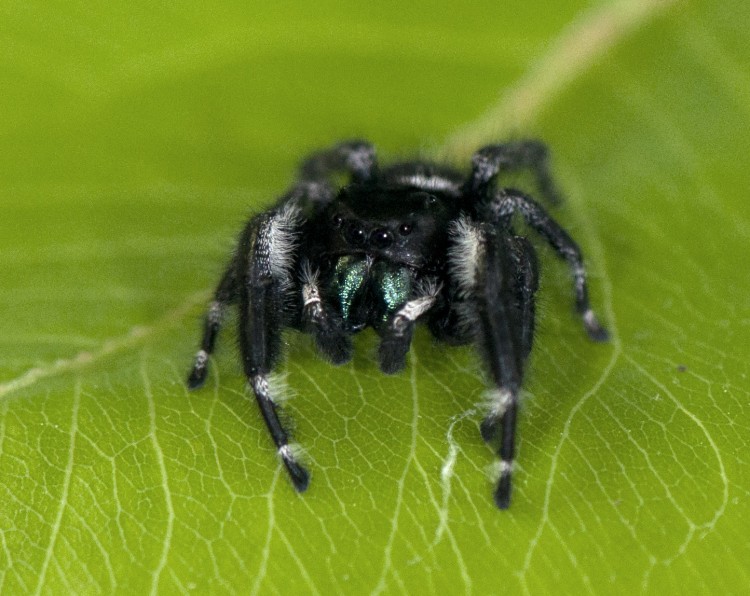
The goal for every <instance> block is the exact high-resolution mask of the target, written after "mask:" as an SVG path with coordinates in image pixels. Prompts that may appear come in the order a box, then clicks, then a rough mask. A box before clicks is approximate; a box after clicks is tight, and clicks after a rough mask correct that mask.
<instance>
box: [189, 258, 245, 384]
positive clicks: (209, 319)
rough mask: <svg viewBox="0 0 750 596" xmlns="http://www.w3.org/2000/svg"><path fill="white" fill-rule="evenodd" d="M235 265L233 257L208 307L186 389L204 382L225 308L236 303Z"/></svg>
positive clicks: (237, 295)
mask: <svg viewBox="0 0 750 596" xmlns="http://www.w3.org/2000/svg"><path fill="white" fill-rule="evenodd" d="M238 297H239V294H238V292H237V263H236V258H235V257H233V258H232V260H231V261H230V263H229V265H228V266H227V268H226V270H225V271H224V275H222V277H221V281H220V282H219V285H218V286H217V288H216V291H215V292H214V299H213V301H212V302H211V304H210V305H209V306H208V311H207V312H206V316H205V318H204V321H203V337H202V339H201V347H200V349H199V350H198V352H197V353H196V355H195V361H194V363H193V368H192V370H191V371H190V375H189V376H188V381H187V384H188V388H190V389H196V388H198V387H200V386H201V385H203V384H204V383H205V382H206V376H207V375H208V357H209V356H210V355H211V354H212V353H213V351H214V347H215V346H216V337H217V336H218V334H219V330H220V329H221V323H222V320H223V318H224V313H225V312H226V310H227V307H228V306H230V305H231V304H233V303H235V302H237V299H238Z"/></svg>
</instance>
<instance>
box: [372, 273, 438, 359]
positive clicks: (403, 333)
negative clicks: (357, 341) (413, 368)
mask: <svg viewBox="0 0 750 596" xmlns="http://www.w3.org/2000/svg"><path fill="white" fill-rule="evenodd" d="M439 293H440V286H439V285H438V284H437V283H436V282H434V281H427V282H425V283H424V284H423V288H422V292H421V295H420V296H418V297H416V298H412V299H411V300H409V301H407V302H406V303H405V304H404V305H403V306H401V308H399V309H398V310H397V311H396V312H394V313H393V314H392V315H391V316H390V318H389V319H388V322H387V323H386V325H385V327H384V328H383V329H381V330H380V335H381V339H380V346H379V347H378V360H379V364H380V370H381V371H383V372H384V373H386V374H394V373H397V372H399V371H400V370H402V369H403V368H404V366H406V354H407V353H408V352H409V347H410V346H411V340H412V337H413V336H414V327H415V325H416V322H417V319H419V318H420V317H421V316H422V315H424V314H425V313H426V312H427V311H429V310H430V309H431V308H432V307H433V306H434V305H435V302H436V301H437V296H438V294H439Z"/></svg>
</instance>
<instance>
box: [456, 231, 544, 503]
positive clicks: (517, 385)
mask: <svg viewBox="0 0 750 596" xmlns="http://www.w3.org/2000/svg"><path fill="white" fill-rule="evenodd" d="M453 241H454V245H453V248H451V251H450V257H451V258H450V273H451V276H452V278H453V279H454V280H455V282H456V283H457V285H458V287H459V288H460V291H461V294H462V296H463V298H464V300H465V303H464V310H463V313H462V316H463V317H464V318H465V319H466V320H465V321H464V322H465V324H467V325H469V326H470V327H471V328H472V331H473V335H474V337H475V340H476V342H477V345H478V347H479V350H480V352H481V353H482V355H483V357H484V361H485V364H486V366H487V368H488V370H489V373H490V377H491V379H492V381H493V384H494V386H495V387H494V389H492V390H491V391H490V393H489V396H488V400H487V401H488V413H487V416H486V418H485V419H484V421H483V422H482V425H481V428H480V430H481V432H482V437H483V438H484V440H485V441H487V442H490V443H494V442H495V441H496V440H497V438H498V434H500V440H499V446H498V455H499V456H500V478H499V480H498V484H497V487H496V489H495V495H494V496H495V503H496V504H497V506H498V507H499V508H500V509H507V508H508V506H509V505H510V495H511V476H512V471H513V460H514V455H515V436H516V411H517V407H518V396H519V392H520V389H521V382H522V379H523V367H524V363H525V360H526V357H527V356H528V354H529V351H530V350H531V339H532V329H533V326H534V303H533V300H534V291H535V289H536V280H537V272H536V264H535V261H534V259H533V253H532V251H531V248H530V245H528V243H526V242H525V241H523V239H519V238H517V237H514V236H511V235H510V234H509V233H507V230H504V229H497V228H495V227H493V226H490V225H486V224H485V225H483V224H479V223H476V222H473V221H471V220H469V219H468V218H462V219H461V220H459V222H458V224H457V225H456V226H455V227H454V229H453Z"/></svg>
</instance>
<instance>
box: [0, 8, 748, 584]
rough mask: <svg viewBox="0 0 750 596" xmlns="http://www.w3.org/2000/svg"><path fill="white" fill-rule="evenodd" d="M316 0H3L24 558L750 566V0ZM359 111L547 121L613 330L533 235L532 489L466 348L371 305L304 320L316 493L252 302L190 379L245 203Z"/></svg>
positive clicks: (290, 569)
mask: <svg viewBox="0 0 750 596" xmlns="http://www.w3.org/2000/svg"><path fill="white" fill-rule="evenodd" d="M299 4H300V3H291V2H282V3H279V2H274V3H258V4H257V5H252V6H248V5H247V3H240V2H236V3H232V2H224V3H221V5H220V6H215V5H213V6H210V7H208V6H206V7H203V6H199V5H196V6H191V7H182V6H179V7H178V6H177V5H175V6H172V5H168V4H165V5H154V4H153V3H146V2H140V1H136V2H133V1H131V2H128V3H122V2H109V3H93V4H92V3H90V2H86V3H83V2H75V1H67V2H65V3H62V2H45V3H34V2H31V3H29V2H17V1H14V0H9V1H7V2H4V3H3V5H2V7H0V23H1V24H0V50H1V51H0V87H1V88H2V93H0V114H2V118H1V119H0V205H1V206H2V218H1V219H0V260H1V261H2V267H0V281H1V283H2V291H0V296H1V297H2V303H3V304H2V305H3V316H2V318H1V319H0V341H1V342H2V344H3V355H2V357H1V358H0V379H2V380H0V411H1V412H2V416H1V417H0V475H1V476H0V477H1V478H2V480H0V503H2V505H0V591H3V592H4V593H9V594H11V593H26V592H37V593H40V592H45V593H49V592H52V593H66V592H70V591H75V592H115V591H117V592H127V593H133V592H138V591H151V592H155V591H163V592H166V593H172V592H188V591H192V590H199V591H201V592H205V591H210V592H217V593H218V592H243V593H246V592H253V593H255V592H260V593H309V592H312V593H321V594H323V593H332V592H334V593H342V592H343V593H366V592H374V593H380V592H396V593H399V592H403V593H424V592H428V593H435V592H440V593H461V592H464V593H470V592H471V593H476V594H484V593H501V592H508V591H510V592H514V593H515V592H529V593H532V592H533V593H538V592H553V591H555V592H580V591H583V590H585V591H588V592H596V593H609V592H618V593H632V592H634V591H645V592H659V593H662V592H664V591H665V590H666V591H669V592H672V593H675V592H678V591H679V592H688V591H699V592H704V593H705V592H718V593H732V592H734V593H739V592H742V591H743V588H746V587H747V585H748V583H749V582H750V571H748V568H747V561H748V560H749V559H750V545H749V543H748V540H747V520H748V519H750V489H748V487H749V486H750V465H749V464H748V458H747V456H746V452H747V449H748V446H749V443H750V440H749V438H748V429H749V428H750V409H749V408H748V403H750V390H748V387H749V386H750V385H749V384H748V373H749V370H748V356H749V355H750V354H749V352H748V346H750V299H749V298H748V296H750V277H749V276H748V275H747V273H746V269H745V265H744V264H743V263H744V261H745V259H744V258H743V257H742V255H743V254H747V247H748V241H749V240H750V211H749V210H748V207H747V200H748V199H747V196H746V195H747V190H748V188H750V173H749V172H750V169H749V168H747V167H746V164H745V163H744V162H745V161H746V156H747V155H748V154H750V127H748V116H750V75H748V72H750V70H749V66H750V49H749V47H750V46H748V44H747V31H748V28H749V27H750V13H748V11H747V10H746V7H745V6H744V3H742V2H739V1H735V2H722V3H716V2H710V1H709V0H706V1H704V2H701V1H699V0H694V1H677V0H674V1H653V2H648V1H646V0H636V1H623V2H600V3H597V4H596V5H593V4H592V3H586V2H583V1H581V0H570V1H568V2H559V3H556V4H555V9H554V11H551V10H550V8H549V4H544V3H542V2H539V1H531V2H524V3H520V4H519V5H517V6H511V5H510V4H511V3H507V4H508V6H504V5H503V3H497V2H484V3H472V4H471V5H467V6H462V7H461V9H460V10H457V9H456V8H455V5H454V4H452V3H451V4H449V3H444V4H438V5H435V3H413V4H409V5H404V3H401V2H399V3H396V2H381V3H378V4H377V5H374V4H372V5H365V4H361V5H352V6H348V7H345V8H342V7H341V6H340V5H339V4H337V3H323V2H316V3H314V4H312V3H311V4H310V5H302V6H300V5H299ZM498 98H499V99H498ZM351 136H366V137H369V138H371V139H372V140H374V141H375V142H376V143H377V144H378V146H379V148H380V150H381V154H382V155H383V156H385V157H391V158H396V157H398V156H400V155H402V154H404V153H407V152H408V151H412V150H415V149H418V148H420V147H421V148H422V149H423V150H424V151H426V152H428V153H434V154H440V155H443V156H445V157H447V158H449V159H452V160H455V161H456V162H457V163H467V161H466V160H468V158H469V156H470V154H471V152H472V151H473V150H474V149H475V148H477V147H478V146H480V145H481V144H483V143H487V142H491V141H493V140H497V139H500V138H505V137H509V136H510V137H518V136H538V137H541V138H544V139H545V140H546V141H547V142H548V143H549V144H550V146H551V147H552V148H553V151H554V158H555V162H554V164H555V171H556V174H557V175H558V177H559V179H560V181H561V185H562V187H563V188H565V190H566V192H567V194H568V196H569V199H568V201H567V202H566V203H565V205H564V206H563V207H562V208H560V209H557V210H555V212H554V215H555V217H556V218H557V219H558V220H559V221H560V222H561V223H562V224H563V225H565V227H566V228H567V229H568V230H570V232H571V233H572V235H573V236H574V237H575V238H577V239H578V240H579V241H580V243H581V245H582V247H583V249H584V252H585V254H586V256H587V262H588V265H589V269H590V278H591V282H592V294H593V296H592V298H593V302H594V304H595V306H596V307H597V309H598V311H599V312H600V314H601V315H602V318H603V320H604V321H606V323H607V325H608V327H609V329H610V331H611V332H612V341H611V342H610V343H609V344H604V345H597V344H593V343H591V342H589V341H588V340H587V339H586V337H585V334H584V332H583V330H582V327H581V325H580V322H579V321H578V320H577V319H576V316H575V315H574V313H573V312H572V308H571V296H570V294H571V288H570V281H569V278H568V272H567V271H566V269H565V267H564V265H563V264H561V263H560V262H558V261H557V260H556V259H555V258H554V256H553V254H552V253H551V251H550V250H549V249H547V248H545V247H544V246H543V243H537V244H538V246H539V250H540V255H541V260H542V266H543V280H542V288H541V291H540V299H539V300H540V304H539V310H540V320H539V329H538V333H537V337H536V344H535V348H534V352H533V354H532V359H531V362H530V367H529V371H528V374H527V379H526V382H525V392H524V396H523V399H524V401H523V408H522V411H521V416H520V421H519V454H518V455H519V459H518V472H517V474H516V477H515V478H516V484H515V492H514V502H513V505H512V507H511V508H510V510H508V511H506V512H500V511H498V510H497V509H496V508H495V507H494V505H493V503H492V498H491V491H492V483H491V480H490V478H489V473H488V468H491V467H492V464H493V462H494V456H493V454H492V452H491V451H490V450H489V449H488V448H487V447H486V446H485V445H484V444H483V443H482V441H481V439H480V437H479V433H478V424H479V421H480V420H481V410H480V408H479V407H478V404H479V403H480V402H481V397H482V393H483V391H484V389H485V387H486V385H485V379H484V376H483V373H482V370H481V367H480V365H479V362H478V360H477V358H476V357H475V355H474V354H473V352H472V350H471V349H468V348H448V347H445V346H442V345H437V344H434V343H433V342H432V340H431V339H430V337H429V336H428V334H427V333H419V334H418V337H417V338H416V341H415V345H414V348H413V349H412V352H411V356H410V360H409V366H408V368H407V371H406V372H405V373H404V374H402V375H398V376H395V377H384V376H383V375H381V374H379V372H378V371H377V367H376V366H375V365H374V363H373V359H372V354H373V351H374V349H375V347H376V343H375V338H374V337H373V336H372V334H364V335H363V336H362V337H358V338H357V341H356V347H357V355H356V357H355V359H354V361H353V362H352V363H351V364H348V365H346V366H343V367H340V368H333V367H331V366H329V365H327V364H325V363H324V362H322V361H321V359H320V358H319V357H318V356H317V355H316V354H315V352H314V350H313V348H312V345H311V342H310V340H309V338H307V337H303V336H300V335H297V334H289V335H288V336H287V343H288V345H287V349H286V364H285V365H284V366H283V370H282V371H281V372H282V374H283V375H285V380H286V383H287V385H288V387H289V391H290V393H292V394H294V396H295V397H294V399H293V400H292V401H291V402H289V403H288V404H286V411H287V412H288V413H289V415H290V418H292V419H293V420H294V422H295V435H296V438H297V439H298V440H299V441H300V443H301V444H302V445H303V446H304V449H305V451H306V453H307V458H308V460H309V463H310V468H311V470H312V472H313V478H312V484H311V487H310V489H309V491H308V492H307V493H305V494H304V495H303V496H299V495H297V494H295V493H294V491H293V489H292V488H291V486H290V485H289V482H288V480H287V478H286V477H285V476H284V474H283V473H282V471H281V469H280V467H279V464H278V462H277V460H276V459H275V455H274V450H273V448H272V445H271V442H270V440H269V438H268V437H267V435H266V432H265V429H264V428H263V424H262V421H261V420H260V417H259V415H258V413H257V411H256V409H255V406H254V404H253V403H252V400H251V399H250V398H249V395H248V393H247V391H246V390H245V387H244V382H243V379H242V375H241V374H240V367H239V365H238V358H237V354H236V349H235V337H234V331H233V329H232V328H231V326H229V328H228V329H227V330H226V332H225V333H224V334H223V336H222V338H221V345H220V348H219V351H218V354H217V356H216V358H215V359H214V361H213V363H212V364H213V368H212V374H211V377H210V380H209V383H208V386H207V387H206V388H205V389H203V390H200V391H196V392H190V393H188V392H187V390H186V389H185V386H184V377H185V374H186V371H187V368H188V367H189V364H190V361H191V357H192V354H193V353H194V350H195V347H196V344H197V339H198V333H199V325H200V317H201V313H202V309H203V308H204V306H205V303H206V301H207V299H208V297H209V295H210V290H211V287H212V285H213V284H214V283H215V281H216V278H217V275H218V274H219V272H220V271H221V268H222V266H223V262H224V260H225V259H226V256H227V254H228V253H229V251H230V250H231V247H232V239H233V238H234V236H235V234H236V231H237V230H238V229H239V227H240V225H241V223H242V221H243V220H244V219H245V218H246V217H247V215H248V213H250V212H252V211H256V210H259V209H262V208H263V207H264V206H267V205H269V204H270V203H271V202H272V201H273V199H274V197H275V196H277V195H278V194H280V193H281V192H282V191H283V189H284V188H285V186H286V185H287V184H289V182H290V181H291V179H292V176H293V172H294V166H295V163H296V162H297V161H298V160H299V158H300V157H301V156H302V155H304V154H305V153H306V152H309V151H310V150H312V149H314V148H317V147H320V146H323V145H326V144H329V143H331V142H333V141H334V140H337V139H341V138H347V137H351ZM446 139H447V140H446ZM523 182H524V181H523V180H520V181H519V183H521V184H522V183H523Z"/></svg>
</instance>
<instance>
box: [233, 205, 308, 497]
mask: <svg viewBox="0 0 750 596" xmlns="http://www.w3.org/2000/svg"><path fill="white" fill-rule="evenodd" d="M298 219H299V209H298V208H297V207H296V205H295V204H294V203H293V202H291V201H290V202H287V203H283V204H282V205H281V206H279V207H278V208H276V209H275V210H272V211H269V212H266V213H263V214H261V215H259V216H257V217H255V218H254V219H253V220H251V222H250V224H248V226H247V227H246V228H245V230H244V232H243V234H242V237H241V239H240V246H239V251H238V257H237V258H238V271H239V276H240V279H239V281H240V283H239V300H240V317H239V342H240V349H241V352H242V363H243V367H244V371H245V375H246V376H247V379H248V382H249V384H250V386H251V387H252V389H253V393H254V394H255V399H256V401H257V403H258V407H259V408H260V412H261V414H262V416H263V419H264V421H265V423H266V426H267V427H268V431H269V433H270V434H271V438H272V439H273V442H274V444H275V445H276V449H277V451H278V453H279V456H280V457H281V460H282V462H283V463H284V466H285V467H286V469H287V471H288V472H289V476H290V477H291V479H292V482H293V483H294V487H295V488H296V489H297V491H299V492H302V491H304V490H305V489H306V488H307V486H308V484H309V481H310V475H309V473H308V471H307V470H306V469H305V468H304V467H303V466H302V465H301V464H300V463H299V462H298V461H297V459H296V457H295V455H294V453H293V451H292V449H291V448H290V446H289V433H288V431H287V430H286V428H284V426H283V424H282V423H281V421H280V420H279V412H278V410H279V407H278V405H277V403H276V402H275V401H274V397H273V395H272V394H271V391H270V388H269V383H268V375H269V374H270V373H271V371H272V370H273V368H274V366H275V365H276V363H277V361H278V359H279V356H280V352H281V350H280V346H281V332H282V327H283V325H284V323H285V321H284V298H285V293H286V292H288V291H290V290H291V287H292V286H293V280H292V278H291V276H292V269H293V265H294V258H295V249H296V242H297V238H296V236H297V231H298V229H299V221H298Z"/></svg>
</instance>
